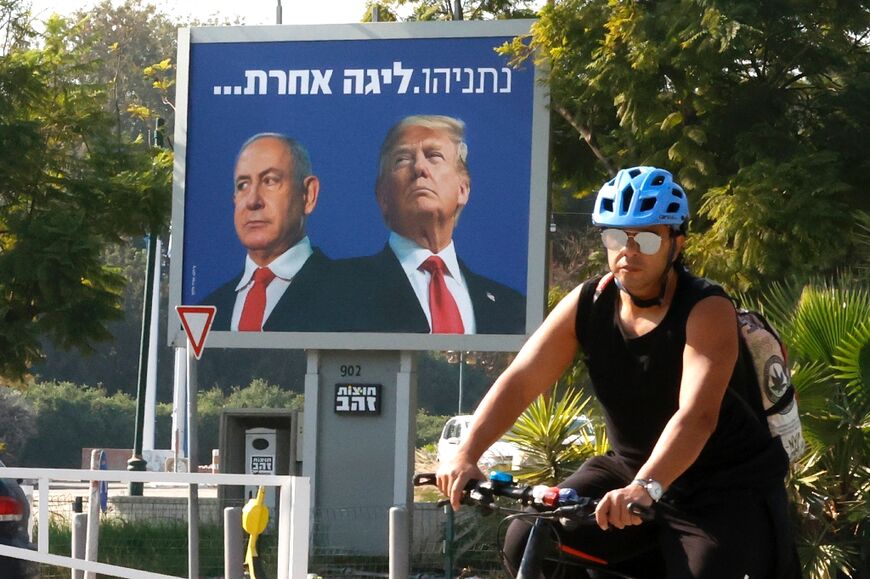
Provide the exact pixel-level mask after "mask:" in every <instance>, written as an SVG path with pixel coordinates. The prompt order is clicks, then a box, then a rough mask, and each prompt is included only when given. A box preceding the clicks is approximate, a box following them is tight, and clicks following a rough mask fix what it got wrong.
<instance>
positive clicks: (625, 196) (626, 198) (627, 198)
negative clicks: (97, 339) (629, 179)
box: [621, 185, 634, 214]
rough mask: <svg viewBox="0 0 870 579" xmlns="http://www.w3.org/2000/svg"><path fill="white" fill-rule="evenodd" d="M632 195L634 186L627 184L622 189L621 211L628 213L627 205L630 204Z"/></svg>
mask: <svg viewBox="0 0 870 579" xmlns="http://www.w3.org/2000/svg"><path fill="white" fill-rule="evenodd" d="M632 197H634V187H632V186H631V185H629V186H628V187H626V188H625V189H623V190H622V207H621V209H622V213H623V214H626V213H628V207H629V206H630V205H631V199H632Z"/></svg>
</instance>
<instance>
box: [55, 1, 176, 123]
mask: <svg viewBox="0 0 870 579" xmlns="http://www.w3.org/2000/svg"><path fill="white" fill-rule="evenodd" d="M72 18H74V19H75V20H76V21H77V25H76V27H75V32H74V34H73V35H72V36H71V38H70V42H72V43H73V44H74V45H76V46H81V47H83V49H84V50H86V51H87V52H86V54H87V58H88V59H89V60H93V61H95V62H97V63H99V65H98V66H95V67H93V68H92V69H91V70H89V71H88V74H87V75H85V76H84V80H85V81H86V82H89V83H91V84H94V85H97V86H104V87H106V107H107V110H108V111H109V113H110V114H111V115H113V116H114V117H115V119H116V121H117V123H118V125H119V126H120V127H122V128H123V130H124V131H125V132H126V133H127V134H128V135H129V136H130V137H131V138H136V136H138V135H149V134H151V133H153V131H154V129H155V119H156V118H158V117H159V118H161V119H163V120H165V121H166V124H165V125H164V127H163V132H164V135H165V136H166V137H170V136H171V135H172V134H173V132H172V131H173V126H174V123H173V121H174V110H173V108H172V106H171V104H170V103H169V102H168V100H167V99H166V90H165V88H166V87H162V86H161V85H160V82H161V80H163V79H154V78H153V77H152V76H151V75H147V74H144V71H145V70H146V69H148V68H149V67H152V66H153V65H155V63H163V64H164V65H166V66H170V61H171V59H174V58H175V53H176V42H177V29H178V26H179V23H176V22H174V21H172V20H170V19H169V17H167V16H166V15H165V14H163V13H161V12H159V11H158V10H157V8H156V7H155V6H154V5H153V4H148V3H142V2H141V1H140V0H126V1H125V2H124V3H123V4H121V5H117V4H116V3H114V2H111V1H110V0H102V2H100V3H99V4H96V5H95V6H93V7H92V8H90V9H88V10H79V11H77V12H76V13H75V14H74V15H73V16H72ZM173 76H174V75H173Z"/></svg>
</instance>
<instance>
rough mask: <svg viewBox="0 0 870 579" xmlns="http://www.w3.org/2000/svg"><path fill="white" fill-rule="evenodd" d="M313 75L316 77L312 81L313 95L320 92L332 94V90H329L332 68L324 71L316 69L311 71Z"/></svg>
mask: <svg viewBox="0 0 870 579" xmlns="http://www.w3.org/2000/svg"><path fill="white" fill-rule="evenodd" d="M311 75H312V76H313V77H314V78H312V79H311V94H317V93H318V92H322V93H323V94H332V89H331V88H329V81H330V79H332V69H331V68H329V69H326V70H323V71H321V70H317V69H314V70H312V71H311Z"/></svg>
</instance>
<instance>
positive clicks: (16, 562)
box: [0, 462, 38, 579]
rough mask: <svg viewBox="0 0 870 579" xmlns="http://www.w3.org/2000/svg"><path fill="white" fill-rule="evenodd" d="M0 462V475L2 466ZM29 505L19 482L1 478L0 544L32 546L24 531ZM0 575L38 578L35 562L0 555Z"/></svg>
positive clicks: (7, 578)
mask: <svg viewBox="0 0 870 579" xmlns="http://www.w3.org/2000/svg"><path fill="white" fill-rule="evenodd" d="M5 467H6V465H4V464H3V463H2V462H0V476H2V469H3V468H5ZM29 520H30V504H29V503H28V502H27V497H26V496H25V495H24V491H23V490H21V485H20V484H19V481H17V480H15V479H11V478H0V545H7V546H10V547H21V548H24V549H33V548H34V546H33V544H32V543H31V542H30V537H29V535H28V533H27V522H28V521H29ZM0 577H2V578H3V579H30V578H35V577H38V565H37V564H36V563H34V562H32V561H25V560H23V559H17V558H14V557H3V556H0Z"/></svg>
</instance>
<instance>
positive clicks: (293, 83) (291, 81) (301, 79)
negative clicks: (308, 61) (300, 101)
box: [287, 69, 310, 94]
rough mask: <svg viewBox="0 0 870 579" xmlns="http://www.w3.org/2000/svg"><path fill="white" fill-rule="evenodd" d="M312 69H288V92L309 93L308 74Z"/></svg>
mask: <svg viewBox="0 0 870 579" xmlns="http://www.w3.org/2000/svg"><path fill="white" fill-rule="evenodd" d="M309 73H310V71H309V70H307V69H305V70H288V71H287V93H288V94H308V75H309Z"/></svg>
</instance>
